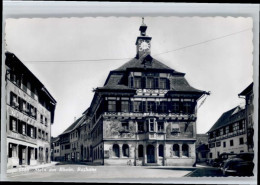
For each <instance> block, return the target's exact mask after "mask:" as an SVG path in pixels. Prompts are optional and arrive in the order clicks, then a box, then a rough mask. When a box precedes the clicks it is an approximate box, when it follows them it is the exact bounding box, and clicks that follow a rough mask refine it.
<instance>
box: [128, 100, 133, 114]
mask: <svg viewBox="0 0 260 185" xmlns="http://www.w3.org/2000/svg"><path fill="white" fill-rule="evenodd" d="M129 112H134V102H133V101H129Z"/></svg>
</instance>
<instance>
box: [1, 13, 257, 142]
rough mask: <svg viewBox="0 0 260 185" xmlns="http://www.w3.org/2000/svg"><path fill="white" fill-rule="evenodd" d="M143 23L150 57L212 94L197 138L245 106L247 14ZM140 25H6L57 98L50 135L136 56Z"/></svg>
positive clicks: (64, 21) (131, 21)
mask: <svg viewBox="0 0 260 185" xmlns="http://www.w3.org/2000/svg"><path fill="white" fill-rule="evenodd" d="M144 22H145V24H146V25H147V26H148V28H147V31H146V33H147V35H149V36H151V37H152V42H151V55H152V57H154V58H156V59H157V60H159V61H161V62H163V63H164V64H166V65H167V66H169V67H171V68H172V69H174V70H176V71H179V72H183V73H185V74H186V75H185V77H186V79H187V81H188V82H189V84H190V85H191V86H193V87H195V88H197V89H200V90H205V91H210V92H211V94H210V96H207V98H206V100H205V101H204V103H203V104H202V105H201V106H200V107H199V109H198V118H197V133H206V132H207V131H208V130H209V129H210V128H211V127H212V126H213V124H214V123H215V122H216V121H217V119H218V118H219V117H220V116H221V114H222V113H223V112H225V111H228V110H230V109H232V108H234V107H235V106H238V105H243V104H244V99H241V98H239V97H238V94H239V93H240V92H241V91H242V90H243V89H245V88H246V87H247V86H248V85H249V84H250V83H251V82H252V81H253V66H252V62H253V54H252V52H253V43H252V39H253V32H252V26H253V22H252V19H251V18H250V17H238V18H233V17H145V19H144ZM141 23H142V18H141V17H129V18H128V17H96V18H94V17H84V18H77V17H71V18H30V19H28V18H20V19H8V20H7V22H6V27H5V28H6V29H5V32H6V37H5V40H6V50H7V51H9V52H13V53H14V54H15V55H16V56H17V57H18V58H19V59H20V60H21V61H22V62H23V63H24V64H25V65H26V66H27V67H28V68H29V69H30V70H31V71H32V72H33V73H34V74H35V76H37V78H38V79H39V80H40V81H41V82H42V83H43V84H44V85H45V87H46V88H47V89H48V91H49V92H50V93H51V94H52V96H53V97H54V98H55V99H56V101H57V106H56V111H55V119H54V123H53V125H52V136H54V137H56V136H58V135H59V134H61V133H62V132H63V131H64V130H65V129H66V128H67V127H68V126H69V125H70V124H72V123H73V121H74V119H75V118H78V117H79V116H81V115H82V113H83V112H84V111H85V110H86V109H87V108H88V107H89V106H90V103H91V101H92V98H93V95H94V93H93V92H92V90H93V88H96V87H102V86H103V85H104V82H105V80H106V78H107V75H108V74H109V71H111V70H113V69H116V68H118V67H120V66H121V65H123V64H124V63H125V62H127V61H129V60H130V58H133V57H135V55H136V46H135V41H136V38H137V36H139V35H140V32H139V27H140V25H141ZM107 59H109V60H107ZM202 100H203V98H202V99H201V100H200V101H199V102H198V104H199V105H200V104H201V102H202Z"/></svg>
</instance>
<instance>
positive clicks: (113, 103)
mask: <svg viewBox="0 0 260 185" xmlns="http://www.w3.org/2000/svg"><path fill="white" fill-rule="evenodd" d="M108 111H109V112H115V111H116V101H108Z"/></svg>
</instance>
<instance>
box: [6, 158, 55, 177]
mask: <svg viewBox="0 0 260 185" xmlns="http://www.w3.org/2000/svg"><path fill="white" fill-rule="evenodd" d="M56 164H58V162H53V161H52V162H51V163H46V164H40V165H35V166H24V167H18V168H12V169H8V170H7V172H6V173H7V174H12V173H19V172H25V171H35V170H37V169H43V168H48V167H51V166H55V165H56Z"/></svg>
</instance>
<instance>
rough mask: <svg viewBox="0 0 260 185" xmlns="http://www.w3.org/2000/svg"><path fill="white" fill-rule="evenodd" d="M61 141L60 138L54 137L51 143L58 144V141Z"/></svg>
mask: <svg viewBox="0 0 260 185" xmlns="http://www.w3.org/2000/svg"><path fill="white" fill-rule="evenodd" d="M59 139H60V138H59V137H52V138H51V142H57V141H59Z"/></svg>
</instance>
